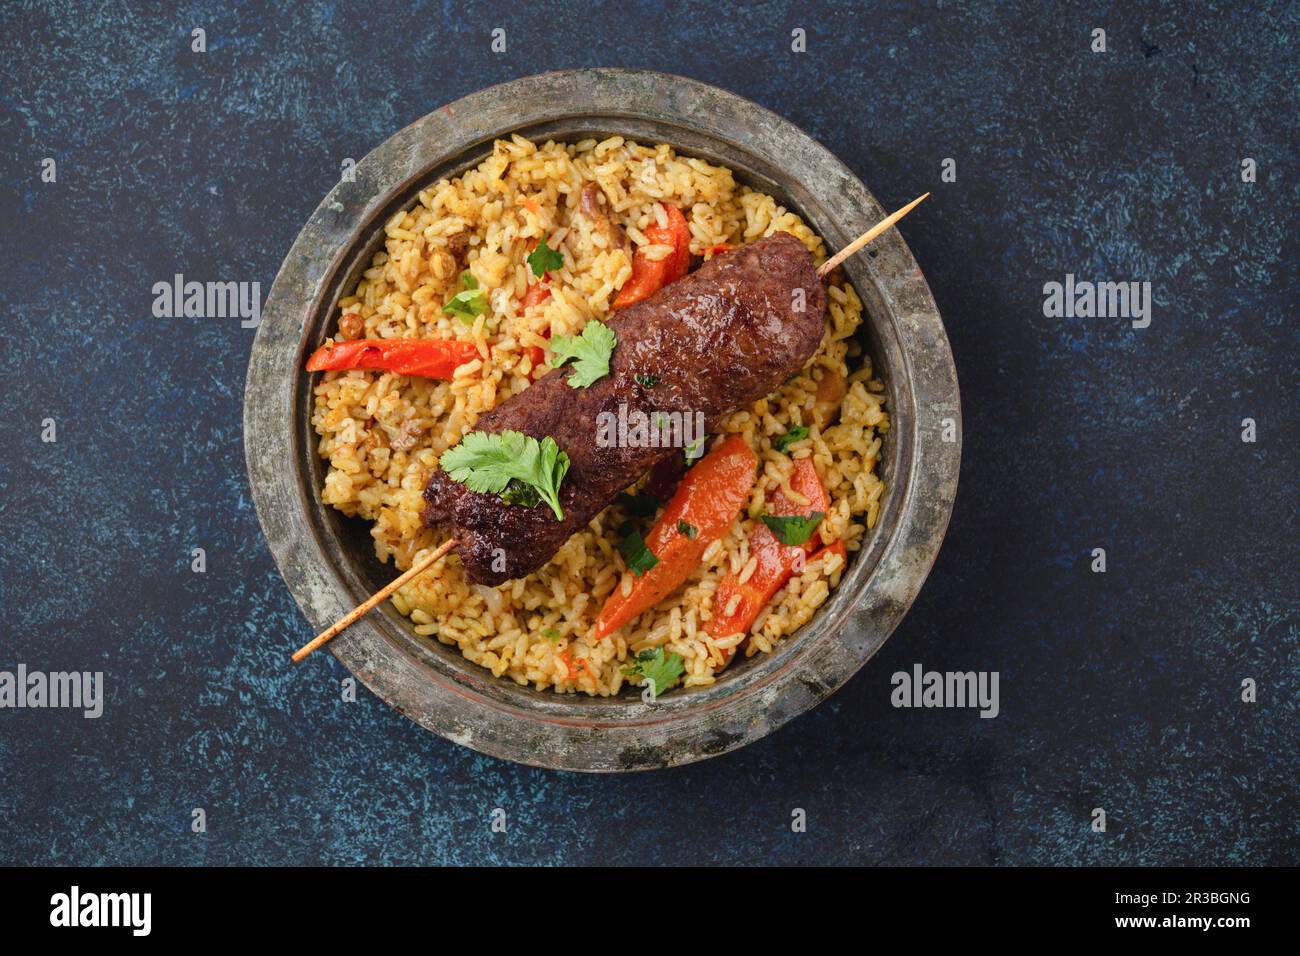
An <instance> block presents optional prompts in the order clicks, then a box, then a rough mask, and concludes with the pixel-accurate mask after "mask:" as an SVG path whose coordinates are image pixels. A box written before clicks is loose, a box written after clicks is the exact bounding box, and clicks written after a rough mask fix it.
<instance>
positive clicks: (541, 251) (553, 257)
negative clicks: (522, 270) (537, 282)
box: [528, 236, 564, 279]
mask: <svg viewBox="0 0 1300 956" xmlns="http://www.w3.org/2000/svg"><path fill="white" fill-rule="evenodd" d="M547 238H548V237H547V236H542V240H541V242H539V243H537V248H536V249H534V250H533V251H532V252H530V253H528V268H529V269H531V270H532V271H533V275H535V276H537V278H539V279H540V278H541V277H542V276H544V275H546V273H548V272H550V271H551V270H552V269H559V268H560V267H561V266H563V265H564V255H563V253H561V252H559V251H557V250H555V249H552V248H551V247H550V246H548V245H547V244H546V240H547Z"/></svg>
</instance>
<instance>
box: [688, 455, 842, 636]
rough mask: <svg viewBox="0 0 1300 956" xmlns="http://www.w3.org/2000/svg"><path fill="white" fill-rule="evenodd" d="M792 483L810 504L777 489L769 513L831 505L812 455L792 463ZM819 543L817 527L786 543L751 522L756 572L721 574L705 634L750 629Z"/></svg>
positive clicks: (802, 512)
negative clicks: (796, 501) (805, 537)
mask: <svg viewBox="0 0 1300 956" xmlns="http://www.w3.org/2000/svg"><path fill="white" fill-rule="evenodd" d="M790 487H791V488H792V489H794V490H795V491H797V492H799V494H801V495H803V496H804V497H805V498H807V499H808V502H809V503H808V504H807V505H806V506H804V505H796V504H794V503H793V502H792V501H790V499H788V498H787V497H786V496H785V495H783V494H781V492H779V491H778V492H777V493H776V494H774V495H773V496H772V497H771V499H769V500H768V503H767V513H768V514H771V515H783V516H784V515H810V514H812V513H813V512H814V511H820V512H822V514H825V513H826V512H827V511H829V510H830V499H828V498H827V497H826V489H825V488H823V487H822V483H821V479H820V478H818V477H817V469H816V468H815V467H814V466H813V463H812V459H810V458H801V459H799V461H798V462H796V463H795V466H794V474H792V475H791V476H790ZM820 545H821V538H820V537H819V536H818V535H817V532H815V531H814V532H813V534H812V536H811V537H809V538H808V540H807V541H805V542H804V543H803V544H801V545H786V544H782V543H781V542H780V541H778V540H777V539H776V535H774V534H773V533H772V530H771V529H770V528H769V527H768V526H767V525H765V524H760V525H758V526H757V527H755V528H754V530H753V531H751V532H750V533H749V554H750V556H751V557H753V558H757V559H758V564H757V566H756V567H755V568H754V573H753V574H751V575H750V576H749V578H748V580H746V581H745V582H744V583H743V584H742V583H741V581H740V575H738V574H736V573H732V574H728V575H727V576H726V577H725V578H723V579H722V583H721V584H719V585H718V590H717V593H716V594H715V595H714V603H713V617H712V618H711V619H710V620H709V625H708V631H709V634H711V635H712V636H713V637H725V636H727V635H728V634H743V633H748V631H749V629H750V627H751V626H753V623H754V621H755V619H756V618H757V617H758V615H759V613H760V612H761V611H762V610H763V608H765V607H767V604H768V602H769V601H771V600H772V597H773V596H774V595H775V594H776V592H777V591H779V590H781V588H783V587H784V586H785V583H786V582H787V581H789V580H790V578H791V577H792V576H793V575H794V574H795V572H796V571H801V570H802V569H803V567H804V565H805V563H806V562H807V560H808V555H810V554H812V553H813V552H814V551H815V550H816V549H817V548H818V547H819V546H820ZM830 547H834V545H831V546H830ZM841 547H843V545H842V544H841ZM823 550H825V549H823ZM818 553H820V552H818ZM736 595H739V596H740V600H739V601H737V602H736V606H735V607H734V608H733V609H732V611H731V613H730V614H728V613H727V608H728V606H729V605H730V604H731V601H732V598H734V597H735V596H736ZM727 656H730V655H727Z"/></svg>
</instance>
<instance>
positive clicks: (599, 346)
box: [551, 319, 618, 388]
mask: <svg viewBox="0 0 1300 956" xmlns="http://www.w3.org/2000/svg"><path fill="white" fill-rule="evenodd" d="M617 344H618V336H617V335H615V334H614V330H613V329H611V328H610V327H609V326H607V325H606V324H605V323H604V322H601V321H599V320H597V319H592V320H591V321H590V322H588V323H587V324H586V325H585V326H583V329H582V334H581V335H558V336H556V337H555V338H553V339H551V351H552V352H553V353H554V354H555V358H554V360H553V361H552V362H551V366H552V367H553V368H559V367H560V366H561V365H563V364H564V363H565V362H567V361H569V359H573V360H574V362H573V374H572V375H570V376H569V377H568V379H566V381H567V382H568V383H569V387H570V388H587V387H588V386H590V385H591V384H592V383H594V382H595V381H596V380H597V379H600V378H604V377H605V376H606V375H608V374H609V356H610V354H611V353H612V352H613V351H614V346H615V345H617Z"/></svg>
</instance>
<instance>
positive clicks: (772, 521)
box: [762, 511, 826, 544]
mask: <svg viewBox="0 0 1300 956" xmlns="http://www.w3.org/2000/svg"><path fill="white" fill-rule="evenodd" d="M762 517H763V524H765V525H767V526H768V527H769V528H771V529H772V533H773V534H774V535H776V539H777V540H778V541H780V542H781V543H782V544H803V543H804V542H805V541H807V540H808V539H809V538H810V537H812V533H813V531H815V530H816V529H817V526H818V525H819V524H821V521H822V518H825V517H826V513H825V512H823V511H814V512H813V513H812V514H810V515H808V516H807V517H804V516H803V515H763V516H762Z"/></svg>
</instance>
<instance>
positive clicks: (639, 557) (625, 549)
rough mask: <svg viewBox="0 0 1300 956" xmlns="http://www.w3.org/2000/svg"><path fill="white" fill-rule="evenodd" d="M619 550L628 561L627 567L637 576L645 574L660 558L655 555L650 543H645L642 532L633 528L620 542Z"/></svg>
mask: <svg viewBox="0 0 1300 956" xmlns="http://www.w3.org/2000/svg"><path fill="white" fill-rule="evenodd" d="M618 550H619V551H620V552H621V553H622V555H623V560H624V561H626V562H627V568H628V570H629V571H631V572H632V573H633V574H635V575H636V576H637V577H640V576H641V575H643V574H645V573H646V572H647V571H649V570H650V569H651V568H653V567H654V566H655V565H656V564H658V563H659V559H658V558H656V557H655V556H654V552H653V551H651V550H650V547H649V545H647V544H646V543H645V538H643V537H641V532H639V531H636V530H632V531H629V532H628V533H627V535H626V536H625V537H624V538H623V540H621V541H620V542H619V543H618Z"/></svg>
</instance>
